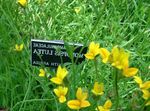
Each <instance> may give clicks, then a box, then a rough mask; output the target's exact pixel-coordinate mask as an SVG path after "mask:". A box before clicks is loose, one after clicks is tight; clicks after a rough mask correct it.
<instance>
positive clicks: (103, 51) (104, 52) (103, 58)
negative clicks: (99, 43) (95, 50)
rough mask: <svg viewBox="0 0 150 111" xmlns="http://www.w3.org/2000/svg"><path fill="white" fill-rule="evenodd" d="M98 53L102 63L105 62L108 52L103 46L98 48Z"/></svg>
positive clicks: (107, 58)
mask: <svg viewBox="0 0 150 111" xmlns="http://www.w3.org/2000/svg"><path fill="white" fill-rule="evenodd" d="M100 55H101V58H102V62H103V63H107V62H108V60H109V56H110V52H109V51H108V50H107V49H105V48H100Z"/></svg>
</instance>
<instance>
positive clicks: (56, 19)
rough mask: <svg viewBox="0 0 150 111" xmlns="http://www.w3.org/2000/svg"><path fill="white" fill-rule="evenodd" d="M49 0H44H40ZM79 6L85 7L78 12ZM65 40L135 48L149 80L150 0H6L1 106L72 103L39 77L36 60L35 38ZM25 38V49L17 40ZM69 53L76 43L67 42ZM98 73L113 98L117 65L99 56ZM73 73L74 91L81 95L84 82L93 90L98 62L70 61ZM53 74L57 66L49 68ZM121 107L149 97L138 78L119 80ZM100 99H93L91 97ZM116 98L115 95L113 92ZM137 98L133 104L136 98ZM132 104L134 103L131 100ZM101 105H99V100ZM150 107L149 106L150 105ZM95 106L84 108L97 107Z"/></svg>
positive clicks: (14, 110)
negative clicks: (17, 46) (23, 3)
mask: <svg viewBox="0 0 150 111" xmlns="http://www.w3.org/2000/svg"><path fill="white" fill-rule="evenodd" d="M39 1H43V2H39ZM75 7H81V11H80V12H79V13H78V14H77V13H75V11H74V8H75ZM31 38H34V39H42V40H44V39H46V40H64V41H66V42H75V43H76V42H77V43H82V44H85V45H88V44H89V42H91V41H97V42H98V43H100V45H101V47H107V48H108V49H112V47H113V46H115V45H119V46H121V47H123V48H125V49H127V50H128V51H129V52H130V54H131V57H130V59H131V62H130V63H131V66H135V67H137V68H138V69H139V70H140V71H139V75H140V76H141V77H142V80H143V81H146V80H150V50H149V49H150V1H149V0H106V1H105V0H28V4H27V6H26V7H24V8H23V7H21V6H20V5H19V4H18V3H17V1H15V0H0V60H1V61H0V83H1V85H0V108H6V109H8V110H10V111H62V110H64V111H65V110H68V111H70V109H69V108H68V107H67V105H66V104H60V103H59V102H58V98H57V97H56V96H55V94H54V93H53V88H54V87H56V86H55V85H54V84H52V83H51V82H50V81H49V79H47V78H40V77H38V74H39V69H40V68H39V67H33V66H31V64H30V62H29V61H30V56H31V53H30V49H29V46H30V39H31ZM21 43H24V49H23V51H21V52H16V51H14V49H15V44H21ZM66 47H68V48H67V50H68V52H69V53H70V54H69V55H70V56H71V54H72V52H71V50H70V49H71V48H70V47H69V46H68V44H67V43H66ZM98 61H99V62H98V66H97V67H98V74H99V75H100V77H101V79H100V81H101V82H104V87H105V94H104V96H103V97H101V100H102V101H100V104H101V105H102V104H104V102H105V100H106V98H112V97H113V96H114V93H113V91H112V90H113V84H112V78H113V77H112V74H111V72H112V71H111V67H110V66H109V65H105V64H103V63H101V62H100V60H99V59H98ZM66 66H67V69H69V75H68V77H67V79H66V80H65V82H66V83H67V84H68V88H69V89H70V91H69V93H68V96H69V97H70V98H71V99H74V98H75V92H76V89H77V88H78V87H83V88H85V89H86V90H88V92H89V96H91V95H92V94H91V89H92V88H93V84H94V80H93V79H94V75H95V69H94V63H93V61H84V62H83V63H82V64H79V65H75V64H71V65H66ZM47 72H48V73H50V75H52V76H53V75H55V70H53V69H51V68H50V69H49V68H47ZM118 85H119V94H120V95H119V97H120V104H119V105H120V107H121V108H122V110H123V111H129V110H133V111H135V110H136V109H134V108H135V106H137V107H139V105H141V104H142V103H143V102H144V100H143V99H142V98H139V96H140V97H141V96H142V94H141V92H139V91H138V90H137V86H136V84H135V83H134V82H133V79H132V78H130V79H127V78H125V79H124V78H123V79H121V80H120V82H119V83H118ZM89 101H90V102H91V103H93V104H96V103H95V101H94V100H93V99H90V100H89ZM112 101H113V98H112ZM130 103H131V104H130ZM128 105H130V106H128ZM95 106H96V105H95ZM148 108H149V107H146V108H145V109H144V110H145V111H149V110H150V108H149V109H148ZM93 110H95V107H91V106H90V107H89V109H86V108H85V109H83V110H82V111H93Z"/></svg>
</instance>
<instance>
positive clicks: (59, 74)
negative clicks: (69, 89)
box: [50, 66, 68, 85]
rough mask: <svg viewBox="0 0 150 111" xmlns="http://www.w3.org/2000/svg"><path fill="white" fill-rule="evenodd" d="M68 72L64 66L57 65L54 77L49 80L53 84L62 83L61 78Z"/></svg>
mask: <svg viewBox="0 0 150 111" xmlns="http://www.w3.org/2000/svg"><path fill="white" fill-rule="evenodd" d="M67 74H68V71H67V69H66V68H62V67H61V66H58V68H57V73H56V77H53V78H51V79H50V80H51V81H52V82H53V83H55V84H59V85H60V84H63V79H64V78H65V77H66V75H67Z"/></svg>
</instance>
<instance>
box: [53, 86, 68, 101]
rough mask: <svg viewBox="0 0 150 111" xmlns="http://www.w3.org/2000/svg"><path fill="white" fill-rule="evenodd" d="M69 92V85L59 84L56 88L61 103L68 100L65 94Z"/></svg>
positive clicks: (55, 91)
mask: <svg viewBox="0 0 150 111" xmlns="http://www.w3.org/2000/svg"><path fill="white" fill-rule="evenodd" d="M67 92H68V88H67V87H62V86H59V87H57V88H56V89H54V93H55V94H56V96H57V97H59V102H60V103H64V102H65V101H66V97H65V95H66V94H67Z"/></svg>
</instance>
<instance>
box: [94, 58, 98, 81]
mask: <svg viewBox="0 0 150 111" xmlns="http://www.w3.org/2000/svg"><path fill="white" fill-rule="evenodd" d="M94 66H95V74H96V76H95V80H98V78H99V77H98V69H97V59H96V57H95V58H94Z"/></svg>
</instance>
